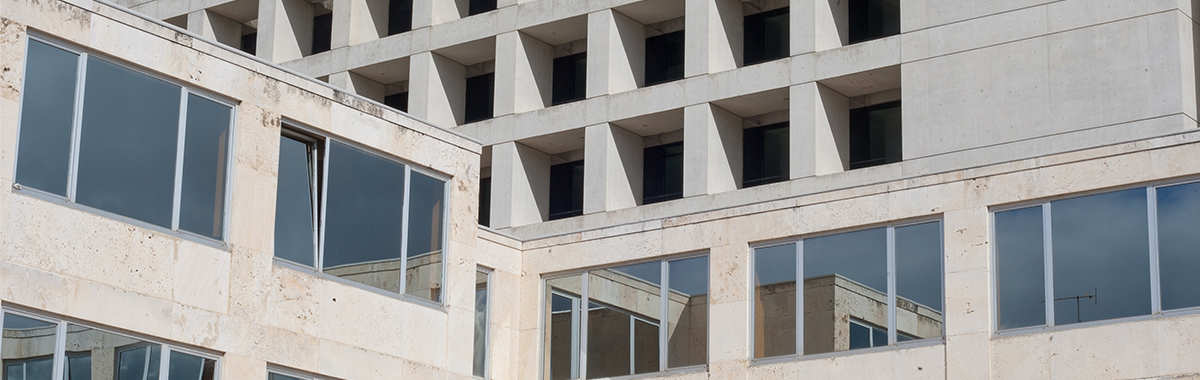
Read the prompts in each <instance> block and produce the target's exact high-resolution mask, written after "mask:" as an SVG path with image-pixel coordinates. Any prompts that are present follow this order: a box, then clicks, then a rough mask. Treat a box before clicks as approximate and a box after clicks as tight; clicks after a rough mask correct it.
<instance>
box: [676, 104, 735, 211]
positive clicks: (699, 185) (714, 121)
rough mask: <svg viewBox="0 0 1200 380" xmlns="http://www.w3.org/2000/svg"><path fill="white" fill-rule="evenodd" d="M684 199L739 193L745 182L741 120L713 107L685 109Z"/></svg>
mask: <svg viewBox="0 0 1200 380" xmlns="http://www.w3.org/2000/svg"><path fill="white" fill-rule="evenodd" d="M683 123H684V126H683V196H684V197H691V196H696V195H707V194H716V193H721V192H726V191H732V190H737V189H738V187H739V186H740V185H741V183H742V118H740V117H738V116H737V115H734V114H732V113H730V112H729V111H726V110H723V109H721V108H720V107H717V106H714V105H710V104H697V105H694V106H690V107H687V108H684V110H683Z"/></svg>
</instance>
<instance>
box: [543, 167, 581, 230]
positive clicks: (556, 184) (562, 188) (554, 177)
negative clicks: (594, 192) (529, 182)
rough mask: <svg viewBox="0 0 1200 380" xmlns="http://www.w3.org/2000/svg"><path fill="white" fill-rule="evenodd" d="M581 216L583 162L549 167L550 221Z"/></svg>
mask: <svg viewBox="0 0 1200 380" xmlns="http://www.w3.org/2000/svg"><path fill="white" fill-rule="evenodd" d="M579 215H583V160H580V161H575V162H568V163H565V164H558V165H553V166H550V220H555V219H562V218H569V217H572V216H579Z"/></svg>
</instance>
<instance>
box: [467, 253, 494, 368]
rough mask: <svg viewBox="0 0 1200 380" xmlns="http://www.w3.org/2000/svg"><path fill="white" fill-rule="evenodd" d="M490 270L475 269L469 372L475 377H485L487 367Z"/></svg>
mask: <svg viewBox="0 0 1200 380" xmlns="http://www.w3.org/2000/svg"><path fill="white" fill-rule="evenodd" d="M491 278H492V272H490V271H486V270H482V269H480V270H476V271H475V334H474V335H475V355H474V361H473V364H472V370H471V373H472V374H473V375H474V376H475V377H477V378H487V377H488V376H487V368H488V331H489V329H488V324H489V318H488V317H489V308H488V303H489V302H490V298H491V293H489V289H490V288H491V286H490V285H491Z"/></svg>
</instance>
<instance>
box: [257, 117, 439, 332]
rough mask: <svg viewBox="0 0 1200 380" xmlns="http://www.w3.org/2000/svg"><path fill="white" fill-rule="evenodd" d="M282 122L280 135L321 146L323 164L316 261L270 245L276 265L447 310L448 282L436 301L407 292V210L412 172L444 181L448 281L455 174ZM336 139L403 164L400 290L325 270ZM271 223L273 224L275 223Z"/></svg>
mask: <svg viewBox="0 0 1200 380" xmlns="http://www.w3.org/2000/svg"><path fill="white" fill-rule="evenodd" d="M280 125H281V128H280V137H289V138H293V139H297V140H300V139H304V140H309V141H306V142H307V143H312V144H316V145H317V147H318V150H317V151H316V153H315V154H319V155H320V157H317V158H319V159H320V164H319V166H320V167H319V168H317V173H316V178H317V182H318V183H317V184H315V189H314V190H316V191H317V196H316V197H314V201H315V202H316V204H315V205H314V206H315V207H314V208H313V210H314V212H316V213H317V215H316V217H315V218H314V219H313V221H314V222H316V226H315V231H314V234H313V237H314V240H315V241H314V242H313V244H314V246H313V247H314V249H313V252H314V257H313V260H314V261H313V265H312V266H309V265H305V264H301V263H297V262H294V261H291V260H288V259H285V258H281V257H279V256H277V255H275V248H274V247H272V248H271V257H272V260H273V262H274V263H275V264H276V265H280V266H283V267H287V268H291V269H294V270H297V271H300V272H304V273H308V274H311V275H315V276H317V277H320V278H324V279H327V280H331V281H335V282H338V283H342V284H346V285H350V286H353V287H356V288H359V289H364V290H368V291H371V292H374V293H376V294H381V295H385V296H388V297H392V298H396V299H400V300H406V301H410V302H413V303H416V304H418V305H423V306H427V307H430V308H433V309H436V310H442V311H445V308H446V305H447V302H446V298H447V297H446V295H447V294H448V293H447V292H445V289H446V287H445V286H443V287H442V290H443V292H442V296H441V297H440V298H441V301H440V302H435V301H431V300H428V299H425V298H421V297H417V296H413V295H410V294H408V293H406V292H405V291H406V290H407V289H406V287H407V283H406V280H407V276H408V265H407V259H408V212H409V209H408V206H409V203H410V202H409V199H410V194H411V191H410V190H411V187H410V184H411V182H410V180H411V178H412V173H413V172H416V173H418V174H421V175H425V176H427V177H429V178H433V179H436V180H438V181H442V183H443V186H442V199H443V200H444V205H443V206H442V218H441V223H440V224H441V229H442V237H441V242H440V244H441V247H442V264H441V273H442V283H443V284H445V283H446V279H447V277H446V276H447V274H448V269H447V268H446V267H447V263H448V260H449V257H450V256H449V247H448V246H447V244H448V243H449V242H450V230H449V228H450V220H449V219H450V216H451V213H450V210H451V207H452V206H453V205H452V202H453V198H452V197H451V196H450V195H451V192H450V191H451V186H450V184H451V181H452V180H453V177H451V176H448V175H445V174H441V173H438V172H435V171H433V170H431V169H428V168H425V167H422V166H419V165H416V164H413V163H411V162H409V161H406V160H403V159H401V158H399V157H395V156H392V155H390V154H387V153H384V152H381V151H380V150H378V149H375V148H372V147H370V146H367V145H363V144H361V143H359V142H357V141H354V140H351V139H346V138H341V137H340V136H337V135H334V134H332V133H329V132H324V131H321V130H319V129H317V128H314V127H311V126H308V125H306V124H304V123H301V122H298V121H295V120H292V119H288V118H286V117H285V118H283V119H282V121H281V122H280ZM334 142H337V143H340V144H343V145H346V146H348V147H351V148H354V149H358V150H360V151H362V152H363V153H366V154H368V155H371V156H375V157H378V158H381V159H384V160H387V161H390V162H393V163H397V164H400V165H403V166H404V194H403V195H401V196H402V197H403V198H404V200H403V202H404V206H403V208H404V215H403V221H402V226H401V231H402V238H401V243H400V252H399V254H400V256H399V257H400V258H401V259H402V260H405V266H404V269H402V270H401V271H400V290H399V292H391V291H389V290H385V289H380V288H376V287H374V286H371V285H367V284H363V283H360V282H357V281H353V280H348V279H344V278H341V277H338V276H334V275H331V274H328V273H325V272H324V260H325V226H326V223H325V216H326V210H325V206H326V205H327V204H328V197H329V191H328V188H329V186H328V185H329V150H330V149H329V148H330V145H331V144H333V143H334ZM313 167H314V168H316V167H317V165H313ZM272 227H273V228H274V225H272Z"/></svg>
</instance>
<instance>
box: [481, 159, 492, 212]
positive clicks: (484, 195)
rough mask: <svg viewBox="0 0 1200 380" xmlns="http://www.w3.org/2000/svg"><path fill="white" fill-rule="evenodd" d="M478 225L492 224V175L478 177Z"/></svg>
mask: <svg viewBox="0 0 1200 380" xmlns="http://www.w3.org/2000/svg"><path fill="white" fill-rule="evenodd" d="M486 169H491V168H486ZM479 225H481V226H491V225H492V177H484V178H480V179H479Z"/></svg>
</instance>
